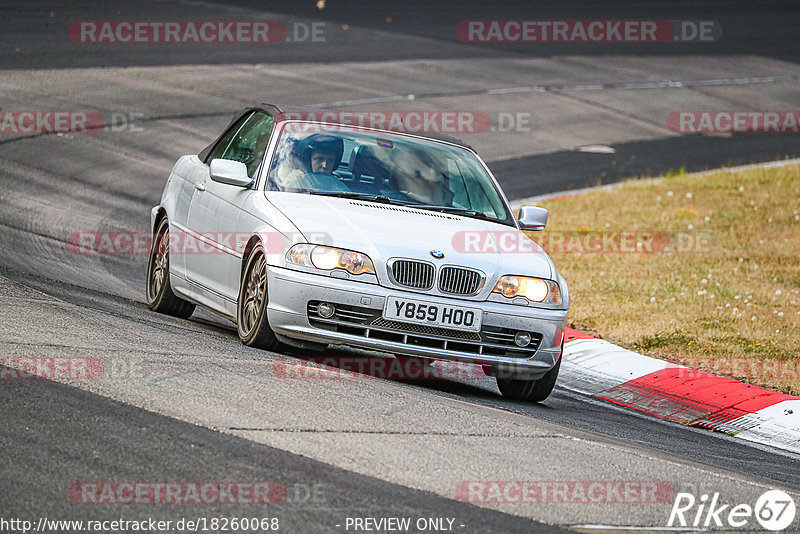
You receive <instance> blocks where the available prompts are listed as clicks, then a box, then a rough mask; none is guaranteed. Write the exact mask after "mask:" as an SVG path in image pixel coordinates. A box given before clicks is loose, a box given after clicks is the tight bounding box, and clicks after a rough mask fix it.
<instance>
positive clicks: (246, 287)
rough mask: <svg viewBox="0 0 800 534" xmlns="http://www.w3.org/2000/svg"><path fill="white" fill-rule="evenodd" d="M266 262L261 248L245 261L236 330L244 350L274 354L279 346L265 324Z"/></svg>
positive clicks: (267, 324)
mask: <svg viewBox="0 0 800 534" xmlns="http://www.w3.org/2000/svg"><path fill="white" fill-rule="evenodd" d="M268 302H269V298H268V294H267V259H266V257H265V256H264V249H263V247H262V246H261V244H257V245H256V246H255V247H254V248H253V252H252V253H251V254H250V256H249V257H248V258H247V264H246V266H245V269H244V274H243V275H242V283H241V287H240V288H239V300H238V302H237V304H236V328H237V330H238V331H239V339H241V340H242V343H244V344H245V345H247V346H248V347H257V348H262V349H266V350H273V351H274V350H278V349H279V348H280V347H281V345H282V343H281V342H280V341H278V338H277V337H276V336H275V332H273V331H272V328H270V326H269V321H268V320H267V303H268Z"/></svg>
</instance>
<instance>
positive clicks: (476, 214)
mask: <svg viewBox="0 0 800 534" xmlns="http://www.w3.org/2000/svg"><path fill="white" fill-rule="evenodd" d="M414 207H415V208H418V209H421V210H433V211H441V212H444V213H452V214H453V215H463V216H465V217H473V218H475V219H487V220H496V219H495V218H494V217H489V216H488V215H486V214H485V213H483V212H482V211H477V210H470V209H466V208H456V207H454V206H429V205H426V204H420V205H418V206H417V205H415V206H414Z"/></svg>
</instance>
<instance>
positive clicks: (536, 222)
mask: <svg viewBox="0 0 800 534" xmlns="http://www.w3.org/2000/svg"><path fill="white" fill-rule="evenodd" d="M519 226H520V230H527V231H529V232H538V231H540V230H544V227H545V226H547V210H546V209H544V208H540V207H538V206H524V207H522V208H520V209H519Z"/></svg>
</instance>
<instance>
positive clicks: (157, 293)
mask: <svg viewBox="0 0 800 534" xmlns="http://www.w3.org/2000/svg"><path fill="white" fill-rule="evenodd" d="M147 305H148V306H149V307H150V309H151V310H153V311H156V312H159V313H165V314H167V315H173V316H175V317H180V318H181V319H187V318H188V317H189V316H190V315H192V313H193V312H194V304H192V303H191V302H187V301H185V300H183V299H181V298H178V296H177V295H175V293H174V292H173V291H172V286H171V285H170V283H169V222H168V221H167V218H166V217H164V218H163V219H161V221H160V222H159V223H158V228H157V230H156V232H155V235H154V239H153V248H152V249H151V250H150V260H149V261H148V262H147Z"/></svg>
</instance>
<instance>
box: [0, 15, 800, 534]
mask: <svg viewBox="0 0 800 534" xmlns="http://www.w3.org/2000/svg"><path fill="white" fill-rule="evenodd" d="M323 4H324V5H325V7H324V9H319V8H318V7H317V5H316V4H315V2H310V1H303V2H288V1H286V2H256V1H244V0H241V1H234V2H211V1H204V2H191V1H185V0H164V1H154V0H145V1H141V2H139V1H136V2H134V1H129V0H123V1H120V2H114V3H113V5H111V4H103V3H100V2H97V3H95V2H74V3H66V4H63V3H58V2H24V1H7V2H5V3H4V6H3V11H4V14H5V15H6V18H7V19H8V20H7V22H6V25H5V28H4V32H3V34H2V35H0V95H2V96H1V97H0V110H2V111H9V110H91V111H93V112H97V113H99V114H100V115H102V117H103V118H104V119H105V120H106V121H107V124H108V125H107V127H105V128H103V129H102V130H100V131H98V132H96V133H68V134H58V135H52V134H51V135H46V134H40V133H35V132H10V131H7V130H3V132H2V133H0V177H1V178H0V179H1V180H2V187H0V203H1V205H2V209H0V229H2V231H0V295H2V304H0V309H2V313H0V316H2V320H0V356H2V357H7V358H8V357H77V356H80V357H84V358H94V359H97V360H100V361H102V364H103V368H104V372H103V374H102V376H99V377H98V378H97V379H94V380H59V381H50V380H0V414H2V417H0V450H2V452H3V467H2V468H0V487H2V489H3V490H2V491H0V531H2V532H21V531H22V530H21V529H16V528H15V527H13V526H11V524H10V523H2V521H3V520H6V521H8V520H11V519H19V520H28V521H33V523H34V525H35V524H36V523H37V522H38V521H39V518H44V517H46V518H47V519H48V520H113V519H119V518H122V519H126V520H139V519H146V518H155V519H162V520H172V521H177V520H179V519H181V518H189V519H193V520H197V519H198V518H206V519H207V520H209V521H210V520H211V518H215V517H216V518H232V517H252V518H267V519H271V518H278V519H279V523H280V531H283V532H347V531H351V532H352V531H357V530H360V531H362V532H363V531H372V532H378V531H380V532H384V531H392V530H391V529H389V528H388V526H387V525H388V524H387V523H384V524H383V527H384V528H382V529H381V528H378V527H375V528H371V529H368V528H366V524H365V523H364V522H362V523H360V524H361V527H362V528H360V529H359V528H358V527H357V526H356V525H357V524H358V523H356V522H354V521H353V519H354V518H361V519H364V518H390V517H392V518H395V517H399V518H403V517H405V518H410V519H411V523H412V525H414V527H413V528H411V529H409V530H405V531H408V532H431V531H444V530H448V529H449V530H453V531H457V532H465V533H466V532H469V533H471V532H557V531H561V530H564V529H566V530H572V531H582V532H598V531H603V532H605V531H608V529H612V528H618V529H620V530H626V531H630V530H640V529H641V530H643V529H663V528H667V527H668V520H669V518H670V511H671V509H672V506H673V502H674V499H675V495H676V494H677V493H680V492H684V493H691V494H693V495H695V496H697V497H698V498H700V496H701V495H704V494H705V495H708V496H711V495H714V494H719V496H718V499H719V502H721V503H725V504H729V505H731V506H735V505H737V504H740V503H747V504H749V505H750V506H753V505H754V504H755V503H756V501H757V499H758V498H759V496H760V495H762V494H763V493H764V492H765V491H767V490H770V489H782V490H784V491H787V492H789V493H790V494H791V495H792V496H794V499H795V501H796V502H800V501H797V499H798V495H800V458H798V456H797V455H794V454H791V453H786V452H782V451H780V450H777V449H771V448H767V447H760V446H753V445H747V444H743V443H740V442H738V441H736V440H734V439H731V438H730V437H728V436H726V435H723V434H712V433H710V432H705V431H701V430H697V429H693V428H688V427H683V426H681V425H677V424H671V423H666V422H664V421H660V420H657V419H655V418H651V417H649V416H646V415H642V414H638V413H632V412H630V411H625V410H622V409H619V408H617V407H615V406H612V405H610V404H605V403H601V402H598V401H594V400H591V399H589V398H586V397H583V396H580V395H577V394H575V393H571V392H569V391H566V390H563V389H560V388H557V389H556V391H555V392H554V394H553V395H552V396H551V397H550V398H549V399H548V400H547V401H546V402H544V403H542V404H540V405H531V404H524V403H519V402H514V401H509V400H506V399H504V398H502V397H501V396H500V394H499V392H498V390H497V388H496V386H495V383H494V380H493V379H488V378H483V379H463V380H457V379H453V380H417V381H402V380H381V379H373V378H371V377H362V378H363V379H359V378H355V379H349V380H323V379H318V380H313V379H309V380H300V379H286V378H284V377H282V376H281V375H280V373H276V372H275V370H276V369H277V368H278V363H279V362H285V361H293V360H287V358H295V357H303V356H305V354H302V353H300V352H295V353H287V354H276V353H270V352H267V351H260V350H255V349H250V348H247V347H245V346H243V345H242V344H241V343H240V342H239V340H238V338H237V334H236V329H235V326H234V325H232V324H231V323H229V322H226V321H225V320H222V319H220V318H218V317H216V316H215V315H213V314H211V313H208V312H205V311H200V310H198V311H197V312H196V313H195V314H194V316H193V317H192V318H191V319H189V320H179V319H174V318H171V317H167V316H164V315H159V314H155V313H153V312H151V311H149V310H148V308H147V306H146V304H145V295H144V279H145V267H146V262H147V255H146V254H117V255H87V254H75V253H74V252H72V251H71V250H70V248H69V247H67V245H66V243H67V240H68V238H69V237H70V236H71V235H74V234H75V233H76V232H142V233H147V232H149V231H150V229H149V227H148V225H149V212H150V208H151V207H152V206H153V205H155V204H156V203H157V202H158V201H159V198H160V194H161V191H162V189H163V187H164V183H165V181H166V178H167V176H168V174H169V170H170V168H171V166H172V165H173V163H174V161H175V160H176V159H177V158H178V157H179V156H181V155H183V154H189V153H197V152H198V151H199V150H201V149H202V148H203V147H205V146H206V144H207V143H208V142H209V141H210V140H212V139H213V138H214V137H215V136H216V135H217V134H218V133H219V132H220V130H221V129H222V128H223V127H224V126H225V125H226V124H227V122H228V121H229V120H230V117H231V115H232V114H233V113H234V112H235V111H236V110H237V109H239V108H241V107H244V106H245V105H247V104H250V103H253V102H262V101H268V102H274V103H278V104H284V105H288V106H292V105H303V106H320V107H322V106H324V107H325V108H327V109H341V110H360V111H381V112H386V111H390V112H391V111H397V112H405V111H409V110H427V111H431V112H436V111H443V110H450V111H453V110H462V111H463V110H467V111H471V112H479V113H481V114H485V115H487V116H489V117H490V118H491V121H492V125H491V127H487V128H486V129H484V130H482V131H480V132H470V131H465V132H460V133H459V134H458V135H459V136H460V137H462V138H463V139H464V140H465V141H466V142H468V143H470V144H471V145H472V146H474V147H475V148H476V149H477V150H478V152H479V153H480V154H481V155H482V156H483V157H484V159H485V160H486V161H487V163H488V164H489V166H490V168H491V169H492V171H493V172H494V173H495V175H496V176H497V178H498V180H499V181H500V182H501V184H502V185H503V187H504V189H505V192H506V194H507V195H508V196H509V198H511V199H514V198H524V197H529V196H534V195H541V194H545V193H549V192H557V191H563V190H567V189H575V188H581V187H586V186H591V185H596V184H599V183H610V182H614V181H618V180H621V179H625V178H634V177H639V176H657V175H659V174H662V173H665V172H668V171H677V170H679V169H681V168H683V169H685V170H688V171H693V170H702V169H707V168H714V167H718V166H722V165H731V164H745V163H756V162H762V161H772V160H777V159H787V158H794V157H800V143H798V141H797V139H798V136H797V135H796V134H794V135H792V134H765V133H752V134H735V135H730V134H718V135H679V134H678V133H676V132H675V131H673V130H671V129H670V128H669V127H668V124H667V117H668V116H669V114H670V113H672V112H675V111H680V110H721V109H727V110H797V109H798V106H799V105H800V84H798V80H800V65H798V60H799V59H800V44H799V43H800V42H799V41H798V40H797V38H796V27H797V20H798V15H800V8H798V5H797V4H796V3H792V2H762V3H759V4H753V5H751V4H750V3H748V2H725V1H707V2H702V3H697V4H695V3H690V2H686V3H672V2H609V3H602V4H600V3H593V2H578V1H571V2H563V3H541V4H539V3H530V2H504V3H498V5H492V4H487V3H474V4H470V5H465V4H464V3H461V2H444V3H433V2H419V1H411V2H403V3H397V4H390V3H378V2H350V3H347V4H346V5H339V4H340V2H335V1H328V2H327V3H323ZM341 4H344V2H341ZM478 19H540V20H543V19H551V20H556V19H558V20H593V19H614V20H617V19H619V20H630V19H647V20H650V19H652V20H656V19H658V20H661V19H665V20H671V21H678V20H687V21H702V20H710V21H714V23H715V25H716V26H715V27H716V28H718V29H721V32H722V33H721V34H720V36H718V37H716V38H715V39H714V40H712V41H707V42H694V41H693V42H662V43H645V44H642V43H470V42H463V41H462V40H460V39H459V38H458V36H457V33H456V27H457V25H458V23H459V22H460V21H464V20H478ZM109 20H129V21H143V20H149V21H156V20H160V21H173V20H195V21H199V20H269V21H278V22H280V23H281V24H282V25H283V26H284V27H285V28H287V32H288V33H287V35H289V36H290V39H289V40H283V41H281V42H278V43H272V44H261V45H257V46H256V45H253V44H242V43H238V44H237V43H225V44H193V43H182V44H164V43H161V44H135V43H112V44H103V43H80V42H75V41H73V40H71V39H70V33H69V27H70V24H72V23H74V22H76V21H109ZM312 24H316V26H312ZM309 28H316V29H317V31H319V32H321V33H319V34H318V35H319V36H321V40H317V41H313V40H311V39H310V38H302V37H303V36H304V35H306V34H305V33H303V32H305V31H306V30H308V29H309ZM309 31H310V30H309ZM308 35H310V34H308ZM330 354H333V355H339V356H356V355H358V354H359V353H358V352H357V351H354V350H344V349H342V350H338V349H332V350H331V351H330ZM376 356H377V355H376ZM4 371H5V372H8V369H6V368H0V374H2V372H4ZM198 481H201V482H202V481H229V482H238V483H243V484H247V483H254V482H267V481H268V482H273V483H277V484H279V485H281V486H282V487H283V488H285V490H286V491H285V494H284V495H283V498H281V499H278V500H279V502H274V503H271V504H268V505H263V504H250V503H247V502H240V503H236V504H230V503H224V502H217V503H215V504H193V503H188V504H153V505H149V506H148V505H130V504H124V503H120V502H117V503H114V504H109V503H105V504H86V503H85V499H84V500H81V498H80V497H79V496H76V493H75V491H76V490H75V487H77V488H79V490H80V489H81V488H83V490H85V489H86V488H87V487H89V486H87V485H86V484H95V485H97V484H100V483H103V482H115V483H119V482H131V483H155V482H164V483H168V482H173V483H174V482H178V483H185V482H198ZM470 481H472V482H475V481H484V482H486V481H536V482H538V483H542V484H545V485H546V484H554V483H559V482H568V483H569V484H571V485H570V488H572V487H573V486H574V485H575V484H578V485H584V486H588V485H590V484H591V483H592V482H594V481H605V482H609V481H610V482H612V483H613V482H619V483H624V482H629V483H630V482H633V483H636V484H639V485H640V486H641V485H642V484H644V483H647V484H654V485H655V487H659V488H668V491H667V492H666V493H663V492H660V493H658V494H657V498H655V499H653V500H649V499H647V498H641V497H639V498H631V499H627V502H619V499H613V498H608V499H603V500H600V501H598V502H594V501H592V502H590V501H585V500H584V501H581V499H580V498H577V497H576V498H572V499H567V500H566V501H564V500H559V499H550V500H547V502H535V503H534V502H516V501H513V500H512V501H507V502H496V501H494V502H485V501H491V499H483V500H482V498H477V497H476V498H465V497H464V492H463V491H462V490H461V489H463V488H464V484H465V483H468V482H470ZM76 485H77V486H76ZM648 487H649V486H648ZM459 488H461V489H459ZM484 497H485V495H484ZM501 500H502V499H501ZM623 500H625V499H623ZM696 511H697V508H695V509H694V510H693V513H692V516H691V518H690V519H694V512H696ZM726 513H727V512H726ZM687 517H688V514H687ZM702 517H703V521H705V517H706V516H705V515H703V516H702ZM723 517H724V514H723ZM348 518H349V519H348ZM420 520H421V521H422V522H421V523H420V522H419V521H420ZM348 521H349V522H348ZM420 525H421V526H420ZM17 526H18V525H17ZM373 526H374V525H373ZM672 526H675V525H672ZM729 528H730V530H732V531H741V532H745V531H753V530H758V529H760V526H759V525H758V523H757V522H756V521H755V519H752V518H751V520H750V523H749V524H748V526H744V527H740V528H733V527H729ZM414 529H416V530H414ZM72 530H75V529H74V528H73V529H69V528H60V529H59V528H55V527H53V528H51V529H50V530H49V531H53V532H62V531H72ZM119 530H123V529H119ZM216 530H218V531H222V529H221V528H217V529H216ZM45 531H47V530H45ZM96 531H98V532H99V531H100V530H96ZM123 531H126V530H123ZM127 531H132V530H130V529H128V530H127ZM154 531H157V530H154ZM175 531H178V530H175ZM209 531H214V530H209ZM394 531H402V530H394ZM788 531H800V520H795V522H794V523H793V524H792V526H790V527H789V530H788Z"/></svg>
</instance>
